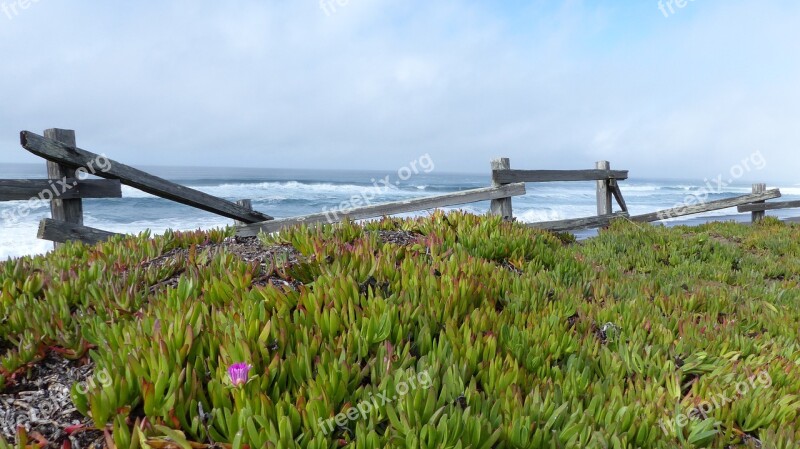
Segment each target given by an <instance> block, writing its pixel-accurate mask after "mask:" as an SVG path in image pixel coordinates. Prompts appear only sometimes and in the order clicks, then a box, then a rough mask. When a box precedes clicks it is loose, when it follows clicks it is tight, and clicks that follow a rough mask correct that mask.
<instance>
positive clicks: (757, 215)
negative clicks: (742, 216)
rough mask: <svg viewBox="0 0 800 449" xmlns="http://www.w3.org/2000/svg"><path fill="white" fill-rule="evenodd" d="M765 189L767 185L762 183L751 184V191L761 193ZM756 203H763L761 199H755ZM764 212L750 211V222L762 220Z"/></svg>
mask: <svg viewBox="0 0 800 449" xmlns="http://www.w3.org/2000/svg"><path fill="white" fill-rule="evenodd" d="M765 190H767V185H766V184H763V183H759V184H753V187H752V193H763V192H764V191H765ZM756 203H762V204H763V203H764V202H763V201H756ZM766 215H767V214H766V212H764V211H763V210H754V211H753V212H750V222H751V223H758V222H759V221H761V220H763V219H764V217H765V216H766Z"/></svg>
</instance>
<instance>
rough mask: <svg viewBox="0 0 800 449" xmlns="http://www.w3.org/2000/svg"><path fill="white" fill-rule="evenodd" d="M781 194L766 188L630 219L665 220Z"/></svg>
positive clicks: (775, 196) (766, 198) (769, 198)
mask: <svg viewBox="0 0 800 449" xmlns="http://www.w3.org/2000/svg"><path fill="white" fill-rule="evenodd" d="M780 196H781V191H780V190H778V189H772V190H767V191H766V192H764V193H758V194H752V193H750V194H747V195H742V196H737V197H733V198H726V199H724V200H717V201H709V202H707V203H702V204H693V205H687V206H680V207H673V208H671V209H664V210H660V211H658V212H651V213H649V214H643V215H635V216H633V217H631V221H639V222H649V221H659V220H666V219H667V218H674V217H682V216H684V215H693V214H700V213H703V212H710V211H712V210H719V209H727V208H729V207H736V206H741V205H743V204H747V203H752V202H753V201H761V200H771V199H773V198H778V197H780Z"/></svg>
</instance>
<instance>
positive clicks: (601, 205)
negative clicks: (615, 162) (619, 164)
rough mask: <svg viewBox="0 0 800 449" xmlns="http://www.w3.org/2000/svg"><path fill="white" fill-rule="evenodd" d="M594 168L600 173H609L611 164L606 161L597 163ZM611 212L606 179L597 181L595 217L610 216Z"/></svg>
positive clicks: (609, 194)
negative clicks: (600, 171)
mask: <svg viewBox="0 0 800 449" xmlns="http://www.w3.org/2000/svg"><path fill="white" fill-rule="evenodd" d="M595 168H597V169H598V170H602V171H610V170H611V164H610V163H609V162H608V161H598V162H596V163H595ZM611 212H612V210H611V189H610V188H609V187H608V179H599V180H597V215H598V216H600V217H602V216H604V215H610V214H611Z"/></svg>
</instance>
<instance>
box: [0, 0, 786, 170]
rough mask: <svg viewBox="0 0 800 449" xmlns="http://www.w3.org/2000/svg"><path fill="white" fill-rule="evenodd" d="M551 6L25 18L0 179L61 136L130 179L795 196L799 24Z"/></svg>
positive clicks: (699, 6)
mask: <svg viewBox="0 0 800 449" xmlns="http://www.w3.org/2000/svg"><path fill="white" fill-rule="evenodd" d="M2 1H6V2H10V1H11V0H0V2H2ZM551 5H552V4H551V3H550V2H533V3H530V4H528V5H527V6H523V5H515V6H512V5H511V3H507V4H506V3H504V4H500V3H497V2H466V1H443V2H422V1H406V2H400V1H398V0H394V1H393V0H374V1H368V0H350V1H349V2H348V4H347V5H346V6H340V7H337V10H336V12H335V13H333V14H331V15H326V14H325V13H324V12H323V11H322V10H321V9H320V8H319V3H318V2H317V1H305V0H304V1H296V2H290V3H289V2H277V1H273V2H256V1H236V2H228V3H222V2H211V1H194V2H189V1H187V0H184V1H180V2H177V3H172V4H170V5H169V6H166V5H162V4H158V3H149V2H141V3H120V2H109V3H107V4H101V5H98V4H96V3H93V2H92V3H90V2H88V1H70V2H66V1H58V0H41V1H39V2H38V3H35V4H33V5H32V6H31V8H29V9H28V10H25V11H22V12H21V13H20V14H19V15H18V16H16V17H14V18H13V19H11V20H7V19H6V17H3V16H0V54H2V55H3V59H4V61H3V64H2V65H0V76H2V78H0V79H2V83H1V84H0V95H1V97H2V103H3V108H2V110H0V145H3V147H4V148H5V151H3V153H2V154H3V156H0V159H2V160H6V161H11V162H19V161H34V160H35V159H34V158H32V157H26V156H25V154H26V153H25V152H24V150H22V149H21V148H19V146H18V143H17V140H16V136H17V132H18V131H19V130H21V129H30V130H34V131H39V130H41V129H42V128H45V127H52V126H58V127H69V128H74V129H76V130H77V132H78V141H79V145H81V146H83V147H84V148H86V149H89V150H93V151H97V152H101V151H102V152H105V153H106V154H109V155H110V156H112V157H115V158H117V159H119V160H121V161H124V162H129V163H132V164H142V163H149V164H154V163H162V164H193V165H211V166H213V165H226V166H242V165H246V166H265V167H268V166H276V167H308V168H386V167H394V166H399V165H401V164H403V163H405V162H407V160H409V159H410V158H414V157H416V156H418V155H419V154H423V153H426V152H430V154H431V155H432V157H433V158H434V159H435V160H436V164H437V169H440V170H453V171H463V170H469V171H478V172H482V171H484V170H485V169H486V168H487V167H488V164H489V160H490V159H491V158H492V157H494V156H497V155H505V156H509V157H511V159H512V165H513V166H515V167H525V168H578V167H579V166H587V167H589V166H592V164H593V162H594V161H595V160H597V159H609V160H611V161H612V164H613V166H615V167H618V168H628V169H631V171H632V174H633V175H638V176H664V177H673V176H677V177H686V176H693V177H698V178H702V177H705V176H710V175H713V174H715V173H717V172H719V171H721V170H725V169H727V167H729V166H730V165H731V164H733V163H736V162H737V161H738V160H740V159H741V157H744V156H747V155H748V154H751V153H752V152H753V151H755V150H757V149H760V150H761V151H762V152H763V154H764V155H765V157H766V158H767V161H768V165H767V168H765V170H764V171H763V172H759V173H758V176H762V175H763V176H764V180H766V181H769V182H772V180H773V179H785V180H789V179H796V176H795V173H796V172H797V167H796V157H795V156H794V155H795V154H796V151H797V148H798V145H800V132H798V131H797V128H796V123H797V122H798V119H800V102H798V100H800V98H798V97H800V86H798V85H797V83H796V80H797V79H798V76H800V67H798V65H799V64H800V63H799V62H798V60H797V58H794V57H793V55H796V54H800V51H798V50H800V48H798V47H800V29H798V28H797V27H796V23H798V19H800V5H798V4H796V3H792V2H789V1H788V0H787V1H779V0H774V1H763V2H755V1H738V2H719V1H711V0H709V1H704V2H694V3H691V4H689V5H688V6H687V7H686V8H684V9H683V10H681V11H679V13H678V14H675V15H673V16H672V17H670V18H669V19H665V18H664V17H663V16H662V15H661V13H660V12H659V11H658V9H657V2H656V1H646V2H616V1H615V2H612V1H611V0H607V1H605V2H599V3H598V2H591V5H590V2H581V1H565V2H564V3H562V4H561V5H559V6H555V7H554V6H551ZM773 161H774V162H773ZM793 163H794V164H793ZM709 173H710V175H709Z"/></svg>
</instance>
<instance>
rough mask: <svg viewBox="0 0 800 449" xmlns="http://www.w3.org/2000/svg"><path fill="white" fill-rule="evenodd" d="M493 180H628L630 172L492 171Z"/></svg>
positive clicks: (502, 181)
mask: <svg viewBox="0 0 800 449" xmlns="http://www.w3.org/2000/svg"><path fill="white" fill-rule="evenodd" d="M492 179H493V180H495V181H496V182H499V183H511V182H557V181H600V180H603V179H619V180H623V179H628V170H492Z"/></svg>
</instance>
